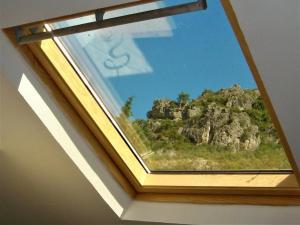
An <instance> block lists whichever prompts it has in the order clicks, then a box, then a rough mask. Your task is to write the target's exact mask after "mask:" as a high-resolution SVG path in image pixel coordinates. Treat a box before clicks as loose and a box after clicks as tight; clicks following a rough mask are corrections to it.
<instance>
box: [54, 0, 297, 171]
mask: <svg viewBox="0 0 300 225" xmlns="http://www.w3.org/2000/svg"><path fill="white" fill-rule="evenodd" d="M182 2H183V1H179V0H176V1H174V0H172V1H171V0H166V1H154V2H150V3H147V4H142V5H139V6H134V7H130V8H124V9H119V10H114V11H111V12H107V13H105V14H104V19H108V18H113V17H119V16H123V15H128V14H132V13H136V12H140V11H147V10H153V9H158V8H162V7H168V6H170V5H174V4H177V3H178V4H179V3H182ZM184 2H190V1H184ZM207 5H208V8H207V10H205V11H195V12H190V13H185V14H180V15H175V16H168V17H162V18H157V19H151V20H147V21H141V22H135V23H130V24H124V25H120V26H114V27H108V28H104V29H99V30H94V31H88V32H83V33H78V34H71V35H67V36H62V37H59V38H56V39H55V40H56V42H57V43H58V45H59V46H60V48H62V49H63V51H64V52H65V54H68V55H69V56H70V57H71V58H72V63H74V65H76V68H78V69H79V71H80V72H79V74H81V78H82V80H83V81H84V82H85V83H86V85H87V87H88V88H89V89H90V91H91V92H92V93H93V94H94V97H95V98H96V99H97V100H98V102H99V105H100V106H101V107H102V108H103V109H104V110H105V111H106V113H107V115H108V116H109V117H110V118H111V120H112V121H113V123H114V125H115V127H116V129H118V130H119V132H120V133H121V134H122V136H123V138H124V140H126V142H127V144H128V145H129V146H130V148H131V149H132V151H133V152H134V153H135V154H136V157H137V158H138V159H139V160H140V162H141V163H142V164H143V165H144V167H145V168H146V169H147V170H148V171H149V172H152V173H155V172H170V171H171V172H176V171H177V172H191V171H198V172H207V171H215V172H216V171H223V172H224V171H229V172H240V171H248V172H249V171H290V170H291V167H290V164H289V161H288V159H287V157H286V155H285V152H284V149H283V146H282V144H281V142H280V137H279V135H278V133H277V132H276V129H275V127H274V125H273V122H272V119H271V117H270V115H269V113H268V109H267V108H266V106H265V104H264V100H263V99H264V97H265V96H264V94H263V93H261V92H260V91H259V89H258V87H257V83H256V82H255V79H254V77H253V75H252V73H251V71H250V69H249V67H248V65H247V62H246V60H245V58H244V56H243V53H242V51H241V49H240V46H239V43H238V41H237V39H236V37H235V35H234V33H233V31H232V28H231V26H230V23H229V21H228V19H227V17H226V15H225V12H224V9H223V7H222V5H221V3H220V2H219V1H215V0H209V1H208V2H207ZM93 21H95V16H94V15H90V16H84V17H81V18H76V19H71V20H65V21H62V22H56V23H52V24H50V27H51V29H59V28H63V27H69V26H74V25H78V24H83V23H89V22H93ZM48 28H49V27H48Z"/></svg>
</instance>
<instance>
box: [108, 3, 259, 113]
mask: <svg viewBox="0 0 300 225" xmlns="http://www.w3.org/2000/svg"><path fill="white" fill-rule="evenodd" d="M177 2H180V1H177ZM172 20H173V22H174V23H175V25H176V29H175V30H173V36H172V37H161V38H137V39H135V44H136V45H137V46H138V47H139V49H140V50H141V51H142V53H143V54H144V57H145V58H146V59H147V61H148V63H149V64H150V65H151V67H152V68H153V72H152V73H151V74H147V75H144V74H143V75H131V76H120V77H112V78H109V81H110V84H111V85H112V86H113V87H114V89H115V91H116V92H117V93H118V94H119V96H120V98H121V100H122V101H126V99H128V97H129V96H134V102H133V115H134V118H145V115H146V113H147V111H148V110H149V109H151V106H152V102H153V100H155V99H159V98H170V99H176V97H177V95H178V93H179V92H181V91H184V92H187V93H189V94H190V96H191V97H192V98H195V97H197V96H199V95H200V94H201V93H202V91H203V90H204V89H212V90H218V89H220V88H226V87H231V86H232V85H233V84H240V85H241V86H242V87H243V88H256V84H255V81H254V79H253V77H252V74H251V72H250V71H249V68H248V65H247V63H246V61H245V59H244V56H243V54H242V52H241V49H240V47H239V45H238V42H237V40H236V38H235V36H234V33H233V31H232V29H231V27H230V24H229V21H228V20H227V17H226V15H225V12H224V10H223V8H222V6H221V4H220V2H219V1H217V0H209V1H208V9H207V10H206V11H197V12H193V13H188V14H183V15H177V16H174V17H172Z"/></svg>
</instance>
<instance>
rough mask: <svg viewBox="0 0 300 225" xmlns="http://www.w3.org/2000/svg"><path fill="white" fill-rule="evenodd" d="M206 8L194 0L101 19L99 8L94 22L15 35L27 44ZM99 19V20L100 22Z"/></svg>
mask: <svg viewBox="0 0 300 225" xmlns="http://www.w3.org/2000/svg"><path fill="white" fill-rule="evenodd" d="M206 8H207V4H206V0H197V1H195V2H190V3H185V4H181V5H175V6H169V7H165V8H160V9H155V10H150V11H145V12H140V13H135V14H130V15H125V16H120V17H114V18H110V19H106V20H103V15H104V12H103V11H101V10H99V11H96V12H95V17H96V22H90V23H85V24H80V25H75V26H70V27H65V28H60V29H55V30H52V31H51V32H49V31H47V32H39V33H35V34H31V35H26V36H22V35H19V36H17V40H18V43H19V44H28V43H32V42H37V41H42V40H45V39H49V38H52V37H53V36H55V37H59V36H64V35H70V34H76V33H81V32H86V31H91V30H97V29H103V28H108V27H114V26H119V25H124V24H129V23H135V22H140V21H146V20H151V19H157V18H161V17H167V16H173V15H178V14H183V13H188V12H194V11H198V10H205V9H206ZM100 21H101V22H100Z"/></svg>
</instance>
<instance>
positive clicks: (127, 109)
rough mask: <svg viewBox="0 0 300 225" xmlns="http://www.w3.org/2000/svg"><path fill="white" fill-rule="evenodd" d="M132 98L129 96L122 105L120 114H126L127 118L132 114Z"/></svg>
mask: <svg viewBox="0 0 300 225" xmlns="http://www.w3.org/2000/svg"><path fill="white" fill-rule="evenodd" d="M133 99H134V97H133V96H130V97H129V98H128V99H127V100H126V102H125V104H124V105H123V107H122V114H123V115H124V116H126V118H129V117H131V116H132V115H133V114H132V102H133Z"/></svg>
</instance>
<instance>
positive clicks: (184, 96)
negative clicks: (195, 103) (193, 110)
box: [177, 91, 190, 107]
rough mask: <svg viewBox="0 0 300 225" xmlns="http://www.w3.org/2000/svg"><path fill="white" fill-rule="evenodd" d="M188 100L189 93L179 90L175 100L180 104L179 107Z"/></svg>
mask: <svg viewBox="0 0 300 225" xmlns="http://www.w3.org/2000/svg"><path fill="white" fill-rule="evenodd" d="M189 101H190V95H189V94H188V93H186V92H183V91H182V92H180V93H179V95H178V97H177V102H178V104H179V105H180V107H182V106H184V105H186V104H187V103H189Z"/></svg>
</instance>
